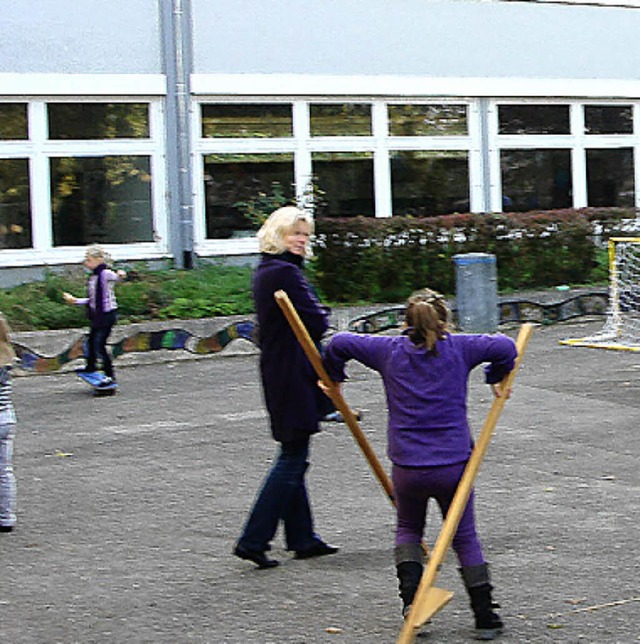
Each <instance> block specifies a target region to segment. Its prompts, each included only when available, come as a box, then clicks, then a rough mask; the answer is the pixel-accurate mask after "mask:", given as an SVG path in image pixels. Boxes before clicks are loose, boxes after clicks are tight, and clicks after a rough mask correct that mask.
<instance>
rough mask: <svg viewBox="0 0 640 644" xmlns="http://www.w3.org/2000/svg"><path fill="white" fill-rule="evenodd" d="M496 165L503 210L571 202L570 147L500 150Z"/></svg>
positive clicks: (545, 207)
mask: <svg viewBox="0 0 640 644" xmlns="http://www.w3.org/2000/svg"><path fill="white" fill-rule="evenodd" d="M500 169H501V173H502V207H503V210H505V211H516V212H526V211H528V210H538V209H542V210H551V209H554V208H570V207H571V206H572V185H573V184H572V180H571V152H570V150H502V152H501V153H500Z"/></svg>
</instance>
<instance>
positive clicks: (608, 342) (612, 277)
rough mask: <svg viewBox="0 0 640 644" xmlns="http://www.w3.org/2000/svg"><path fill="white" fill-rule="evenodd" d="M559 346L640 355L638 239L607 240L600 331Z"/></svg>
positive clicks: (639, 254)
mask: <svg viewBox="0 0 640 644" xmlns="http://www.w3.org/2000/svg"><path fill="white" fill-rule="evenodd" d="M560 344H568V345H571V346H574V347H594V348H601V349H618V350H622V351H640V237H612V238H611V239H610V240H609V309H608V311H607V320H606V322H605V324H604V328H603V329H602V331H600V332H599V333H596V334H595V335H592V336H588V337H585V338H576V339H572V340H562V341H561V342H560Z"/></svg>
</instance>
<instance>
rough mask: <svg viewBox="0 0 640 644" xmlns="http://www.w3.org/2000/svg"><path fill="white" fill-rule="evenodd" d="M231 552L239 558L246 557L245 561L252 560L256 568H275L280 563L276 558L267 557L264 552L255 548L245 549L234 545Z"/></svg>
mask: <svg viewBox="0 0 640 644" xmlns="http://www.w3.org/2000/svg"><path fill="white" fill-rule="evenodd" d="M233 554H234V555H235V556H236V557H240V559H246V560H247V561H253V563H254V564H256V566H258V568H260V569H261V570H264V569H265V568H275V567H276V566H278V565H279V564H280V562H279V561H278V560H277V559H269V558H268V557H267V556H266V555H265V554H264V552H258V551H257V550H247V548H243V547H242V546H236V547H235V550H234V551H233Z"/></svg>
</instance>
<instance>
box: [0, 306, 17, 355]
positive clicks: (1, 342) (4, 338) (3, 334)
mask: <svg viewBox="0 0 640 644" xmlns="http://www.w3.org/2000/svg"><path fill="white" fill-rule="evenodd" d="M10 334H11V329H10V328H9V324H8V323H7V320H6V319H5V317H4V315H2V313H0V367H6V366H7V365H10V364H13V362H15V359H16V352H15V351H14V350H13V347H12V346H11V339H10V338H9V336H10Z"/></svg>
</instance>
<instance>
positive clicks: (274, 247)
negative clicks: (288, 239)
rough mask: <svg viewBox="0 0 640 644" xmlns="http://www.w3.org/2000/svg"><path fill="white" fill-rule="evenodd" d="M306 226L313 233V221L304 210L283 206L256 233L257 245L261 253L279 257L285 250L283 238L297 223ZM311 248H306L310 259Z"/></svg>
mask: <svg viewBox="0 0 640 644" xmlns="http://www.w3.org/2000/svg"><path fill="white" fill-rule="evenodd" d="M300 221H302V222H304V223H306V224H308V226H309V228H310V232H311V233H313V230H314V226H313V219H312V218H311V216H310V215H309V214H308V213H306V212H305V211H304V210H301V209H300V208H297V207H296V206H284V207H283V208H278V209H277V210H274V211H273V212H272V213H271V214H270V215H269V217H268V218H267V220H266V221H265V222H264V224H262V227H261V228H260V230H259V231H258V243H259V245H260V252H261V253H269V254H270V255H280V254H281V253H284V252H285V250H287V248H286V246H285V244H284V238H285V236H286V235H288V234H289V233H290V232H291V230H292V229H293V227H294V226H295V225H296V224H297V223H298V222H300ZM311 254H312V253H311V248H309V247H307V257H311Z"/></svg>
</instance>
